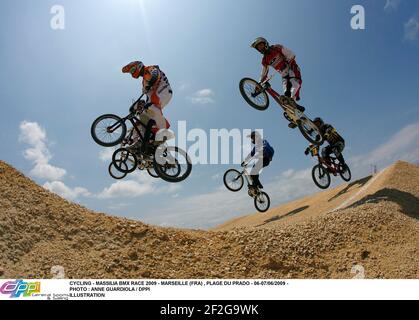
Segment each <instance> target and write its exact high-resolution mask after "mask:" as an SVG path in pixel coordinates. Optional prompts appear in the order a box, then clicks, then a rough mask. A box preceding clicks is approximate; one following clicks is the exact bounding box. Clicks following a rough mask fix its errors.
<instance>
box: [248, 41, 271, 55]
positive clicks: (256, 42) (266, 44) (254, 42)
mask: <svg viewBox="0 0 419 320" xmlns="http://www.w3.org/2000/svg"><path fill="white" fill-rule="evenodd" d="M261 43H263V44H264V45H265V48H264V49H263V51H259V49H258V48H257V47H258V45H259V44H261ZM250 46H251V47H252V48H255V49H256V50H258V51H259V52H260V53H265V52H266V50H268V49H269V42H268V40H266V39H265V38H263V37H258V38H256V39H255V41H253V42H252V44H251V45H250Z"/></svg>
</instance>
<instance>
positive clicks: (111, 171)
mask: <svg viewBox="0 0 419 320" xmlns="http://www.w3.org/2000/svg"><path fill="white" fill-rule="evenodd" d="M117 161H118V165H119V166H120V167H121V166H122V167H124V168H125V169H128V166H127V164H126V163H125V162H121V160H117ZM108 172H109V174H110V176H111V177H112V178H114V179H117V180H120V179H123V178H125V177H126V176H127V173H122V172H121V171H119V170H118V169H116V167H115V166H114V165H113V162H111V163H110V164H109V168H108Z"/></svg>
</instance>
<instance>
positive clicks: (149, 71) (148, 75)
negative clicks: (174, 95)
mask: <svg viewBox="0 0 419 320" xmlns="http://www.w3.org/2000/svg"><path fill="white" fill-rule="evenodd" d="M160 86H169V81H168V80H167V77H166V75H165V74H164V72H163V71H161V70H160V68H159V67H158V66H148V67H144V76H143V91H144V92H147V93H152V92H155V91H156V90H157V89H158V88H159V87H160Z"/></svg>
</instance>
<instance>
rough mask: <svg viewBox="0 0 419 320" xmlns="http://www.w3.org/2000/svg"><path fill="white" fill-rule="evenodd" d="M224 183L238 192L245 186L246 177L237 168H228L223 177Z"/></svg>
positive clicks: (231, 189)
mask: <svg viewBox="0 0 419 320" xmlns="http://www.w3.org/2000/svg"><path fill="white" fill-rule="evenodd" d="M223 181H224V185H225V186H226V188H227V189H228V190H230V191H233V192H237V191H239V190H240V189H241V188H243V184H244V179H243V176H242V174H241V172H239V171H237V170H236V169H230V170H227V171H226V172H225V173H224V177H223Z"/></svg>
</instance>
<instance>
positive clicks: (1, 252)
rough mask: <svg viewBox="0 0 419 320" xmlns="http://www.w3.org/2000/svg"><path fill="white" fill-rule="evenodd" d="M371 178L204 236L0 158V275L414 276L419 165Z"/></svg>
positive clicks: (397, 166) (395, 168)
mask: <svg viewBox="0 0 419 320" xmlns="http://www.w3.org/2000/svg"><path fill="white" fill-rule="evenodd" d="M372 179H374V178H365V179H363V180H360V181H358V182H355V183H352V184H349V185H345V186H341V187H338V188H336V189H334V190H329V191H326V192H323V193H319V194H316V195H314V196H311V197H307V198H304V199H300V200H298V201H294V202H292V203H290V204H287V205H285V206H281V207H279V208H275V209H272V210H270V211H269V212H268V213H267V214H265V215H261V214H257V215H250V216H247V217H244V218H240V219H236V220H235V221H232V222H228V223H226V224H224V225H223V226H220V227H219V228H217V230H214V231H208V232H207V231H198V230H196V231H195V230H179V229H173V228H160V227H154V226H150V225H146V224H143V223H141V222H137V221H133V220H128V219H121V218H116V217H112V216H108V215H105V214H102V213H96V212H93V211H90V210H88V209H86V208H84V207H82V206H79V205H77V204H73V203H70V202H68V201H66V200H63V199H62V198H60V197H58V196H56V195H54V194H52V193H50V192H48V191H47V190H45V189H43V188H42V187H40V186H38V185H36V184H35V183H34V182H33V181H31V180H30V179H28V178H26V177H25V176H24V175H22V174H21V173H19V172H18V171H16V170H15V169H13V168H12V167H10V166H9V165H7V164H6V163H4V162H1V161H0V276H1V277H3V278H20V277H22V278H51V277H52V274H51V268H52V267H53V266H57V265H59V266H63V267H64V269H65V274H66V277H68V278H351V277H353V276H354V274H352V273H351V270H352V267H353V266H354V265H361V266H362V267H363V268H364V269H365V275H366V277H368V278H377V277H380V278H381V277H382V278H418V276H419V271H418V267H417V266H418V265H419V248H418V247H419V222H418V219H419V216H418V213H419V200H418V197H419V168H418V167H417V166H415V165H411V164H407V163H403V162H398V163H396V164H395V165H393V166H391V167H390V168H388V169H387V170H385V171H384V172H383V173H382V174H381V175H380V176H379V177H377V178H375V179H374V180H372ZM371 181H372V183H371ZM368 182H369V184H368ZM366 186H367V187H366ZM362 188H364V189H363V190H362V192H360V190H361V189H362ZM348 200H350V201H348ZM345 201H347V205H345V207H344V208H342V209H340V210H337V211H333V210H334V209H336V208H337V207H338V206H339V205H341V204H342V203H344V202H345Z"/></svg>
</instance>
